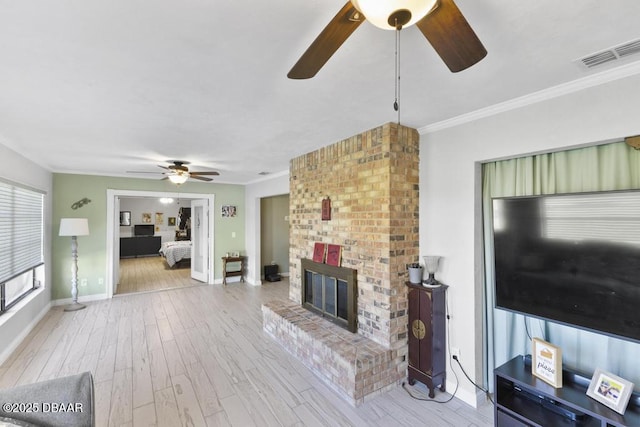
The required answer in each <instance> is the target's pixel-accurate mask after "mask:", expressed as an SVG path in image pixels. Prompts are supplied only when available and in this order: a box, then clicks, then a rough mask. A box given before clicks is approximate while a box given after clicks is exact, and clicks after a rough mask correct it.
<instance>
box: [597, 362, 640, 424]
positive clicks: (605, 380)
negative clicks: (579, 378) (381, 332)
mask: <svg viewBox="0 0 640 427" xmlns="http://www.w3.org/2000/svg"><path fill="white" fill-rule="evenodd" d="M632 392H633V383H632V382H631V381H627V380H625V379H624V378H620V377H618V376H616V375H613V374H611V373H609V372H605V371H603V370H602V369H596V371H595V372H594V373H593V377H592V378H591V382H590V383H589V389H588V390H587V396H589V397H590V398H592V399H595V400H597V401H598V402H600V403H602V404H603V405H605V406H607V407H609V408H611V409H613V410H614V411H616V412H617V413H619V414H622V415H624V412H625V411H626V409H627V404H628V403H629V399H630V398H631V393H632Z"/></svg>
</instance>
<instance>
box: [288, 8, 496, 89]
mask: <svg viewBox="0 0 640 427" xmlns="http://www.w3.org/2000/svg"><path fill="white" fill-rule="evenodd" d="M390 5H391V7H390ZM385 8H386V10H385ZM367 14H368V16H367ZM365 19H367V20H369V21H370V22H371V23H372V24H373V25H375V26H377V27H379V28H383V29H388V30H400V29H402V28H403V27H405V26H410V25H413V24H415V25H416V26H417V27H418V29H419V30H420V31H421V32H422V34H423V35H424V36H425V37H426V38H427V40H428V41H429V43H431V46H433V48H434V49H435V51H436V52H437V53H438V55H439V56H440V58H441V59H442V60H443V61H444V63H445V64H446V65H447V67H449V69H450V70H451V71H452V72H454V73H456V72H458V71H462V70H465V69H467V68H469V67H471V66H472V65H474V64H475V63H477V62H478V61H480V60H481V59H482V58H484V57H485V56H486V55H487V50H486V49H485V48H484V46H483V45H482V42H480V40H479V39H478V36H476V34H475V32H474V31H473V29H472V28H471V26H470V25H469V23H468V22H467V20H466V19H465V17H464V16H463V15H462V12H460V9H458V6H456V4H455V3H454V2H453V0H396V1H380V0H351V1H348V2H347V3H346V4H345V5H344V6H343V7H342V9H340V11H339V12H338V14H337V15H336V16H335V17H334V18H333V19H332V20H331V22H329V24H328V25H327V26H326V27H325V28H324V30H322V32H321V33H320V35H319V36H318V37H317V38H316V39H315V40H314V41H313V43H311V46H309V48H308V49H307V50H306V51H305V52H304V53H303V54H302V57H300V59H299V60H298V62H296V64H295V65H294V66H293V68H292V69H291V71H289V73H288V74H287V77H289V78H290V79H308V78H311V77H313V76H315V75H316V73H317V72H318V71H319V70H320V69H321V68H322V67H323V66H324V64H325V63H326V62H327V61H328V60H329V58H331V56H332V55H333V54H334V53H335V52H336V51H337V50H338V49H339V48H340V46H342V44H343V43H344V42H345V41H346V40H347V38H349V36H350V35H351V34H352V33H353V32H354V31H355V30H356V28H358V27H359V26H360V24H362V22H364V20H365Z"/></svg>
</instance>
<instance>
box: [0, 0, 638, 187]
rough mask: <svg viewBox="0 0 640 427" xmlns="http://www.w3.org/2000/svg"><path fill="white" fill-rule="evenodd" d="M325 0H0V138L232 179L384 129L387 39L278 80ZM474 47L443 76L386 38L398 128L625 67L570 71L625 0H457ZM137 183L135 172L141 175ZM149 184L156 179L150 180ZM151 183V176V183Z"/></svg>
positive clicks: (41, 159)
mask: <svg viewBox="0 0 640 427" xmlns="http://www.w3.org/2000/svg"><path fill="white" fill-rule="evenodd" d="M343 4H344V1H341V0H337V1H336V0H324V1H320V0H273V1H262V2H258V1H252V2H247V1H244V2H242V1H232V0H217V1H211V0H209V1H204V0H183V1H176V0H153V1H152V0H126V1H125V0H109V1H107V0H93V1H79V0H58V1H51V0H21V1H15V0H14V1H11V0H0V143H2V144H4V145H6V146H8V147H10V148H12V149H14V150H16V151H18V152H19V153H21V154H23V155H25V156H27V157H29V158H31V159H33V160H34V161H36V162H37V163H39V164H41V165H43V166H45V167H46V168H48V169H50V170H52V171H55V172H71V173H87V174H100V175H115V176H135V177H140V176H141V175H131V174H129V175H127V174H126V171H131V170H136V171H153V172H155V171H160V168H158V167H157V166H156V165H157V164H164V162H165V161H166V160H169V159H179V160H187V161H190V162H191V163H192V169H215V170H218V171H219V172H220V173H221V176H220V177H216V182H233V183H247V182H251V181H253V180H257V179H259V178H260V177H261V176H260V175H258V174H259V172H262V171H268V172H272V173H277V172H280V171H284V170H286V169H288V163H289V159H291V158H292V157H295V156H298V155H301V154H304V153H306V152H309V151H312V150H315V149H317V148H319V147H322V146H325V145H328V144H330V143H333V142H336V141H339V140H341V139H343V138H347V137H349V136H351V135H353V134H356V133H359V132H362V131H364V130H367V129H370V128H373V127H376V126H378V125H380V124H383V123H386V122H389V121H396V120H397V114H396V112H395V111H394V110H393V107H392V105H393V101H394V83H395V78H394V55H395V54H394V44H395V36H394V33H393V32H389V31H383V30H380V29H377V28H375V27H373V26H372V25H370V24H369V23H365V24H363V25H362V26H360V28H358V30H357V31H356V32H355V33H354V34H353V35H352V36H351V37H350V38H349V39H348V40H347V41H346V43H345V44H344V45H343V46H342V48H341V49H340V50H339V51H338V52H337V53H336V54H335V55H334V56H333V57H332V58H331V59H330V60H329V62H328V63H327V65H326V66H325V67H324V68H323V69H322V70H320V72H319V73H318V75H317V76H316V77H315V78H313V79H310V80H299V81H296V80H289V79H287V78H286V74H287V72H288V71H289V69H290V68H291V66H292V65H293V64H294V63H295V62H296V61H297V59H298V58H299V56H300V55H301V54H302V53H303V52H304V50H305V49H306V48H307V47H308V46H309V44H310V43H311V42H312V41H313V39H314V38H315V37H316V36H317V35H318V34H319V32H320V31H321V30H322V29H323V28H324V26H325V25H326V24H327V23H328V22H329V20H330V19H331V18H332V17H333V16H334V15H335V14H336V13H337V11H338V10H339V9H340V8H341V7H342V5H343ZM457 4H458V6H459V8H460V9H461V10H462V12H463V13H464V15H465V16H466V17H467V20H468V21H469V23H470V24H471V26H472V27H473V28H474V30H475V31H476V33H477V34H478V36H479V38H480V39H481V40H482V42H483V43H484V45H485V47H486V48H487V50H488V52H489V53H488V55H487V57H486V58H485V59H484V60H482V61H481V62H480V63H478V64H477V65H475V66H473V67H472V68H470V69H468V70H466V71H463V72H461V73H456V74H453V73H450V72H449V70H448V69H447V67H446V66H445V65H444V64H443V63H442V61H441V60H440V59H439V57H438V56H437V55H436V54H435V52H434V51H433V49H432V48H431V46H430V45H429V44H428V42H427V41H426V39H425V38H424V37H423V36H422V35H421V33H420V32H419V31H418V30H417V29H416V28H411V27H410V28H406V29H404V30H403V31H402V34H401V56H400V58H401V94H400V104H401V117H400V119H401V123H402V124H404V125H407V126H411V127H414V128H422V127H425V126H429V125H432V124H434V123H438V122H442V121H443V120H447V119H451V118H454V117H458V116H460V115H463V114H467V113H470V112H473V111H476V110H479V109H482V108H486V107H488V106H491V105H495V104H498V103H501V102H505V101H509V100H512V99H515V98H518V97H522V96H524V95H527V94H530V93H533V92H538V91H543V90H545V89H547V88H550V87H554V86H557V85H562V84H566V83H568V82H571V81H574V80H578V79H584V78H585V77H589V76H591V75H595V74H597V73H599V72H601V71H604V70H611V69H612V68H614V67H619V66H623V65H628V64H629V63H631V62H632V61H637V59H638V58H634V57H630V58H628V59H626V60H622V61H618V62H616V63H611V64H607V65H604V66H602V67H601V68H595V69H592V70H586V69H584V68H582V67H581V66H579V65H577V64H576V63H575V62H574V61H575V60H576V59H578V58H580V57H582V56H585V55H588V54H590V53H593V52H596V51H599V50H602V49H605V48H608V47H610V46H613V45H617V44H620V43H624V42H626V41H629V40H632V39H637V38H640V27H639V26H638V17H639V16H640V2H638V1H635V0H609V1H606V2H603V1H596V0H584V1H578V0H573V1H564V2H558V1H551V0H538V1H518V2H516V1H504V0H482V1H481V0H476V1H471V0H458V1H457ZM142 176H147V175H142ZM148 176H149V177H153V178H157V177H155V176H154V175H148ZM158 177H159V176H158Z"/></svg>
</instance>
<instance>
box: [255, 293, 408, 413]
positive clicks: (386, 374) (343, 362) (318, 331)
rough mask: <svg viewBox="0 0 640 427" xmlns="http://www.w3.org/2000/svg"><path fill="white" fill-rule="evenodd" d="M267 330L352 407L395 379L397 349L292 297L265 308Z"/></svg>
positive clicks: (274, 302)
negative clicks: (302, 304)
mask: <svg viewBox="0 0 640 427" xmlns="http://www.w3.org/2000/svg"><path fill="white" fill-rule="evenodd" d="M262 316H263V319H264V329H265V331H266V332H267V333H268V334H269V335H271V336H272V337H273V338H274V339H275V340H276V341H278V342H279V343H280V344H281V345H282V346H283V347H284V348H285V349H286V350H287V351H288V352H289V353H291V354H292V355H294V356H296V357H297V358H298V359H299V360H300V361H302V363H304V364H305V365H306V366H307V367H308V368H309V369H311V370H312V371H313V372H314V373H315V374H316V375H318V376H319V377H320V378H321V379H322V380H324V381H325V383H326V384H327V385H329V386H330V387H331V388H332V389H333V390H335V391H336V392H338V393H339V394H340V395H341V396H342V397H343V398H344V399H345V400H347V401H348V402H349V403H351V404H352V405H354V406H357V405H359V404H360V403H362V402H363V401H364V399H365V397H367V398H368V397H372V396H373V395H375V394H378V393H380V392H383V391H385V390H387V389H388V388H389V387H390V385H392V384H395V382H396V380H397V376H398V375H397V370H396V365H395V363H394V359H395V354H394V353H395V351H394V350H390V349H388V348H385V347H384V346H381V345H380V344H377V343H375V342H373V341H371V340H370V339H368V338H365V337H363V336H362V335H358V334H353V333H351V332H349V331H347V330H345V329H344V328H341V327H339V326H337V325H335V324H333V323H331V322H329V321H327V320H325V319H322V318H319V317H318V315H316V314H314V313H312V312H310V311H309V310H306V309H304V308H303V307H302V306H301V305H299V304H296V303H293V302H291V301H272V302H269V303H266V304H264V305H263V306H262Z"/></svg>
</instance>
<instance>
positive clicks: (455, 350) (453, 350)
mask: <svg viewBox="0 0 640 427" xmlns="http://www.w3.org/2000/svg"><path fill="white" fill-rule="evenodd" d="M453 356H455V357H457V358H458V359H460V349H459V348H458V347H451V357H453Z"/></svg>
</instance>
